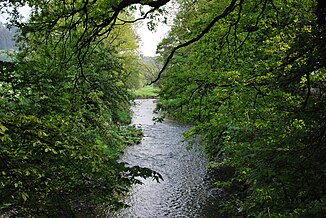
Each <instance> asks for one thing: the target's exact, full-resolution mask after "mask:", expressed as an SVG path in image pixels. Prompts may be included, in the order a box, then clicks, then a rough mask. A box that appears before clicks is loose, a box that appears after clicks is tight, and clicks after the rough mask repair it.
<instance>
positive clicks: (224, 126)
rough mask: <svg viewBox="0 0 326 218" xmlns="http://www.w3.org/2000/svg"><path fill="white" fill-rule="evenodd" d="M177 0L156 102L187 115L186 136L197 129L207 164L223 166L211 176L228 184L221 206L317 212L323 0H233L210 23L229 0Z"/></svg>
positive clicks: (321, 199) (321, 204)
mask: <svg viewBox="0 0 326 218" xmlns="http://www.w3.org/2000/svg"><path fill="white" fill-rule="evenodd" d="M181 4H184V5H185V6H184V5H182V7H181V8H182V9H183V8H184V9H185V10H181V11H180V13H179V15H178V17H177V20H176V24H175V26H174V27H172V31H171V32H170V35H169V36H168V38H166V39H165V40H164V41H162V44H161V46H160V51H161V52H162V55H163V56H164V57H166V58H167V60H168V62H169V61H170V63H169V65H168V64H167V63H168V62H166V64H165V67H167V68H166V73H165V74H162V76H163V75H164V76H163V77H162V79H163V81H162V83H163V85H162V86H163V89H162V93H161V99H162V101H161V108H163V109H165V110H166V111H167V113H168V115H170V116H173V117H175V118H179V119H180V118H182V119H183V120H185V121H188V122H191V123H192V124H193V128H192V129H190V130H189V131H187V132H186V133H185V136H186V138H188V139H190V138H191V137H193V136H194V135H200V136H201V138H202V140H203V141H204V143H205V148H206V151H207V154H208V155H209V157H210V159H211V163H210V165H211V167H221V166H225V165H227V166H229V167H230V172H231V174H232V176H229V178H227V179H226V178H224V179H223V180H217V181H216V185H217V186H219V187H223V188H224V190H225V191H226V192H227V193H228V197H226V198H225V199H223V201H224V206H223V207H222V209H224V210H225V211H226V212H227V213H229V214H232V216H240V217H244V216H256V217H291V216H292V217H323V214H324V213H325V190H324V188H323V187H324V186H325V175H324V174H323V168H325V161H324V160H325V146H324V145H325V86H324V83H325V57H326V56H325V48H326V46H325V42H324V41H321V39H323V38H324V37H325V6H324V3H321V1H317V2H316V1H295V2H286V3H285V2H283V1H250V2H249V1H238V2H237V1H235V2H234V7H233V8H234V10H233V11H231V12H230V13H228V15H227V16H226V17H224V18H222V19H219V22H218V23H216V22H215V23H214V25H213V26H210V24H211V23H212V21H213V22H214V20H215V18H216V14H219V15H220V14H221V13H219V12H220V11H223V10H224V8H225V5H228V1H219V2H216V1H198V2H196V3H193V2H189V1H181ZM224 4H225V5H224ZM224 11H226V10H224ZM222 14H223V12H222ZM217 17H219V16H217ZM220 18H221V17H220ZM189 20H191V22H189ZM198 26H199V27H198ZM202 26H204V27H206V28H204V29H203V28H201V27H202ZM207 27H210V28H209V29H207ZM201 29H203V30H201ZM185 32H187V34H185ZM198 39H200V40H198ZM176 41H177V43H180V44H179V45H177V46H175V45H173V44H172V46H169V45H170V44H166V42H172V43H175V42H176ZM194 42H196V43H194ZM185 46H188V47H185ZM171 49H172V50H171ZM171 51H172V52H171ZM172 56H173V59H171V58H172ZM161 73H162V71H161ZM220 159H222V161H218V160H220ZM219 172H220V173H222V171H218V173H219ZM218 177H219V176H218ZM222 177H223V176H220V177H219V178H222Z"/></svg>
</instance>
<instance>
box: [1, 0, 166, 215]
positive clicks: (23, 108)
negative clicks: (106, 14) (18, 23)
mask: <svg viewBox="0 0 326 218" xmlns="http://www.w3.org/2000/svg"><path fill="white" fill-rule="evenodd" d="M31 3H32V2H31ZM36 3H37V2H35V4H36ZM52 3H55V1H53V2H51V4H50V2H49V5H48V4H44V5H43V6H42V12H41V14H42V15H40V14H39V13H38V12H37V11H34V12H33V13H34V14H33V16H32V17H31V20H30V23H28V24H26V26H29V25H34V23H33V22H38V21H40V22H41V21H44V20H46V19H52V18H53V17H51V16H52V15H50V14H46V13H47V12H49V11H52V10H53V11H56V9H57V10H58V12H60V10H61V9H62V8H61V5H60V4H58V5H55V4H52ZM79 3H80V2H79ZM36 9H37V8H35V10H36ZM44 13H45V14H44ZM55 15H56V14H55V13H54V14H53V16H55ZM74 19H78V18H77V16H76V17H74ZM38 24H39V23H38ZM63 24H64V21H60V22H59V21H58V23H57V24H56V26H54V27H53V29H51V30H49V29H46V30H42V27H44V26H42V25H41V24H40V26H37V30H36V29H29V30H28V31H29V32H23V33H22V34H21V35H20V44H19V47H20V48H19V52H16V53H15V54H14V55H13V57H12V58H11V62H4V61H1V62H0V67H1V68H0V70H1V77H0V93H1V97H0V141H1V151H0V196H1V197H0V214H1V215H3V214H13V215H14V216H25V217H30V216H31V217H33V216H36V217H46V216H48V217H74V216H81V215H83V216H86V215H90V216H92V215H91V214H92V213H93V212H94V210H95V209H96V208H97V207H98V206H99V205H105V206H110V207H111V208H119V207H121V206H123V205H122V203H121V202H120V201H121V197H122V196H123V195H124V194H125V193H126V191H128V188H129V187H130V186H131V185H132V184H135V183H141V182H140V178H141V177H142V178H148V177H152V178H153V179H156V180H159V179H160V175H159V174H157V173H156V172H153V171H151V170H149V169H147V168H141V167H138V166H134V167H129V166H127V165H126V164H125V163H120V162H119V161H118V158H119V156H120V155H121V153H122V151H123V148H124V146H125V145H128V144H131V143H133V142H138V141H139V139H138V138H137V139H136V138H135V137H136V136H138V135H139V134H140V133H139V130H135V129H134V128H132V127H125V125H126V124H128V123H130V114H129V112H130V111H129V110H130V109H129V107H130V105H131V103H130V102H131V101H130V100H131V99H132V96H131V95H130V93H129V91H128V90H129V89H130V88H131V85H132V81H130V80H129V76H130V75H133V73H134V71H137V68H134V66H136V62H137V60H136V59H137V58H136V54H135V49H136V43H135V40H136V39H135V38H134V37H135V35H134V34H133V32H132V28H131V26H130V25H125V26H124V29H123V30H122V29H121V28H119V27H120V25H118V24H117V27H116V28H113V27H112V29H111V30H110V31H111V32H110V33H111V35H110V36H108V37H107V38H106V39H103V38H102V39H99V40H94V42H92V43H89V44H88V46H86V47H83V48H78V49H80V50H79V51H80V52H76V47H75V46H76V44H78V43H79V42H78V40H80V38H81V37H82V36H83V34H85V29H84V28H82V27H80V26H78V27H75V28H74V29H73V30H70V32H69V34H67V35H65V32H64V30H63V29H61V27H62V26H61V25H63ZM44 25H45V24H44ZM45 26H46V25H45ZM29 27H30V26H29ZM39 28H40V29H39ZM24 31H26V30H24ZM44 31H45V32H46V34H45V32H44ZM47 31H49V32H47ZM121 32H122V33H123V34H122V33H121ZM61 33H62V34H61ZM45 35H46V38H44V36H45Z"/></svg>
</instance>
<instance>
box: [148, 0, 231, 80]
mask: <svg viewBox="0 0 326 218" xmlns="http://www.w3.org/2000/svg"><path fill="white" fill-rule="evenodd" d="M236 2H237V0H232V1H231V3H230V4H229V6H228V7H227V8H225V10H224V11H223V13H222V14H220V15H218V16H216V17H215V18H214V19H213V20H212V21H211V22H210V23H209V24H208V25H207V27H206V28H205V29H204V30H203V31H202V32H201V33H200V34H198V35H197V36H196V37H195V38H193V39H191V40H189V41H187V42H185V43H183V44H180V45H178V46H176V47H174V48H173V50H172V51H171V53H170V55H169V56H168V58H167V59H166V61H165V64H164V65H163V67H162V69H161V70H160V72H159V73H158V75H157V77H156V79H155V80H154V81H152V82H150V83H149V85H152V84H153V83H156V82H157V81H158V80H159V79H160V78H161V76H162V73H163V72H164V70H165V69H166V67H167V66H168V64H169V62H170V60H171V59H172V57H173V55H174V53H175V52H176V51H177V50H179V49H180V48H183V47H186V46H188V45H190V44H192V43H194V42H197V41H198V40H200V39H201V38H202V37H203V36H204V35H205V34H207V33H208V32H209V31H210V30H211V29H212V27H213V26H214V25H215V23H217V22H218V21H219V20H221V19H223V18H225V17H226V16H228V15H229V14H230V13H231V12H232V11H234V9H235V8H236Z"/></svg>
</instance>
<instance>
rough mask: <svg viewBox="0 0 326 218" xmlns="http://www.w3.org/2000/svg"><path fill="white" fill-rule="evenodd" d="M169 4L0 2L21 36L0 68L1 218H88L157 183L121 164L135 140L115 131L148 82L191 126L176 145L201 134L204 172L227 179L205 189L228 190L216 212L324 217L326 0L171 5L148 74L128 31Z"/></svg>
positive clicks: (170, 112)
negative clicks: (22, 13) (25, 10)
mask: <svg viewBox="0 0 326 218" xmlns="http://www.w3.org/2000/svg"><path fill="white" fill-rule="evenodd" d="M168 2H170V0H146V1H145V0H144V1H142V0H109V1H108V0H93V1H88V0H85V1H82V0H74V1H69V0H68V1H62V0H49V1H32V0H6V1H1V2H0V9H1V12H3V11H8V13H10V14H11V19H10V20H9V24H10V25H12V26H14V27H15V28H17V32H18V36H17V38H16V41H17V45H16V46H15V51H10V52H9V54H6V55H4V57H6V60H2V61H0V71H1V74H0V93H1V95H0V143H1V149H0V215H4V216H12V217H15V216H17V217H22V216H25V217H81V216H92V214H94V212H95V211H96V210H99V208H103V207H108V208H112V209H118V208H121V207H123V206H124V205H123V204H122V203H121V197H122V196H124V195H125V193H126V192H127V191H128V189H129V187H131V185H133V184H137V183H140V177H142V178H148V177H151V178H153V179H156V180H160V179H161V177H160V175H159V174H158V173H156V172H153V171H152V170H150V169H148V168H141V167H137V166H135V167H128V166H127V165H126V164H125V163H121V162H119V161H118V159H119V156H120V155H121V153H122V152H123V148H124V146H125V145H127V144H130V143H132V142H134V139H135V138H134V137H135V136H137V135H139V134H140V133H137V130H135V129H133V127H126V126H127V124H128V123H130V114H129V110H130V109H129V108H130V104H131V103H130V102H131V101H130V100H131V99H132V98H133V97H132V94H131V93H130V91H129V90H135V89H137V88H140V87H142V86H143V85H144V84H146V83H147V82H148V80H152V81H153V82H156V83H155V84H157V86H159V87H160V90H161V91H160V94H159V97H160V103H159V107H160V109H162V110H164V111H165V113H166V114H167V116H170V117H173V118H175V119H179V120H182V121H184V122H188V123H191V124H192V126H193V127H192V128H191V129H190V130H188V131H187V132H186V133H185V137H186V139H191V138H192V137H194V136H196V135H199V136H200V137H201V139H202V141H203V143H204V147H205V151H206V153H207V155H208V156H209V158H210V160H211V162H210V164H209V167H211V168H220V167H228V168H230V169H231V172H232V173H231V174H230V175H229V176H228V177H227V178H224V179H223V180H219V181H218V180H217V181H214V185H215V186H216V187H221V188H223V189H224V190H225V192H226V193H227V195H226V196H225V198H223V199H221V203H220V208H217V210H219V211H220V212H224V213H225V214H226V215H228V216H230V217H324V214H325V213H326V208H325V201H326V198H325V187H326V184H325V181H326V178H325V169H326V163H325V160H326V157H325V156H326V155H325V145H326V123H325V121H326V117H325V116H326V104H325V89H326V85H325V84H326V74H325V65H326V40H325V38H326V20H325V19H326V2H325V1H323V0H298V1H292V0H196V1H193V0H176V2H177V5H176V7H177V8H178V12H177V14H176V18H175V20H174V23H173V26H172V29H171V31H170V33H169V34H168V35H167V36H166V37H165V39H163V40H162V42H161V44H160V45H159V47H158V53H159V54H160V55H161V59H162V60H161V62H162V63H163V66H162V68H161V71H159V72H158V75H157V77H155V76H154V74H153V72H155V70H153V68H151V67H148V62H147V63H146V62H145V64H143V65H141V64H139V61H140V59H139V58H138V56H137V52H136V50H137V44H136V41H137V37H136V35H135V33H134V30H133V28H132V26H131V24H132V23H135V22H137V21H138V20H141V19H144V18H149V22H148V26H149V28H151V29H153V28H155V25H157V24H159V22H164V19H163V20H162V19H161V17H160V16H158V15H163V17H164V16H170V15H169V12H171V14H174V13H176V12H175V11H174V10H173V11H169V10H168V9H165V8H164V7H163V6H164V5H166V4H167V3H168ZM24 5H28V6H30V8H31V14H30V17H29V19H28V20H27V21H25V22H22V21H20V19H19V14H18V11H19V10H18V9H19V8H20V7H21V6H24ZM144 5H146V6H149V9H148V8H146V7H142V6H144ZM9 8H11V10H8V9H9ZM135 11H140V13H139V14H140V16H141V17H140V18H133V16H132V15H133V13H134V12H135ZM2 56H3V55H2ZM146 80H147V81H146Z"/></svg>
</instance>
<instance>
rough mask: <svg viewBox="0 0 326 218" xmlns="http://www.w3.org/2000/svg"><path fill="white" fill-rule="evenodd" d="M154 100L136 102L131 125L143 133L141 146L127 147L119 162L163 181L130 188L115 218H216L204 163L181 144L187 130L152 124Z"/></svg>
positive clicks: (170, 124) (195, 150) (193, 150)
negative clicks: (144, 169) (157, 175)
mask: <svg viewBox="0 0 326 218" xmlns="http://www.w3.org/2000/svg"><path fill="white" fill-rule="evenodd" d="M154 108H155V100H153V99H146V100H136V106H135V107H133V108H132V109H133V121H132V124H134V125H137V126H140V127H141V128H142V129H143V132H144V138H143V140H142V143H141V144H138V145H134V146H130V147H127V149H126V150H125V153H124V156H123V157H122V160H121V161H124V162H127V163H128V164H130V165H139V166H142V167H148V168H150V169H153V170H155V171H157V172H159V173H160V174H161V175H162V176H163V178H164V181H161V182H160V183H157V182H156V181H153V180H151V179H146V180H144V181H143V183H144V184H143V185H136V186H134V187H133V189H132V191H131V192H130V195H129V196H127V197H126V200H125V201H126V203H127V204H128V205H130V207H128V208H126V209H123V210H122V211H120V212H119V213H118V214H116V215H114V217H116V218H161V217H168V218H169V217H171V218H176V217H189V218H195V217H198V218H205V217H207V218H209V217H212V218H213V217H214V218H216V217H219V216H218V214H217V211H216V205H214V204H213V203H212V199H211V192H212V189H211V188H210V187H209V185H208V184H207V182H206V180H205V175H206V164H207V160H206V158H205V156H204V154H203V152H202V151H201V150H200V149H198V147H196V146H195V148H194V147H193V148H189V146H188V144H187V143H186V142H182V132H183V131H185V130H186V129H187V127H185V126H182V125H178V124H176V123H174V122H172V121H169V120H165V121H164V122H163V123H157V124H154V122H153V121H152V119H153V116H154V115H153V110H154Z"/></svg>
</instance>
